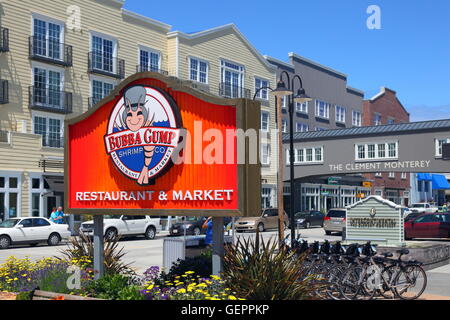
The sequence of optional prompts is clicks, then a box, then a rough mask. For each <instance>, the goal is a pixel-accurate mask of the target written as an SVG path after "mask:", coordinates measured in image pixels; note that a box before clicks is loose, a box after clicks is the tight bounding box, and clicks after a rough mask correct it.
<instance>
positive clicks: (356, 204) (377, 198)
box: [345, 195, 402, 209]
mask: <svg viewBox="0 0 450 320" xmlns="http://www.w3.org/2000/svg"><path fill="white" fill-rule="evenodd" d="M372 199H375V200H377V201H378V202H381V203H383V204H386V205H388V206H390V207H391V208H393V209H401V208H402V206H400V205H398V204H396V203H394V202H392V201H389V200H387V199H384V198H382V197H381V196H375V195H371V196H368V197H367V198H364V199H361V200H359V201H358V202H355V203H354V204H351V205H349V206H346V207H345V208H346V209H351V208H354V207H356V206H358V205H360V204H362V203H364V202H367V201H369V200H372Z"/></svg>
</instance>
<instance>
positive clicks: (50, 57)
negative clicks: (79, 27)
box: [29, 37, 72, 67]
mask: <svg viewBox="0 0 450 320" xmlns="http://www.w3.org/2000/svg"><path fill="white" fill-rule="evenodd" d="M29 55H30V59H33V60H39V61H44V62H50V63H55V64H59V65H63V66H66V67H70V66H72V46H69V45H67V44H64V43H60V42H59V41H55V40H51V39H47V38H45V37H30V38H29Z"/></svg>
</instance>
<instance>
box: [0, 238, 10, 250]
mask: <svg viewBox="0 0 450 320" xmlns="http://www.w3.org/2000/svg"><path fill="white" fill-rule="evenodd" d="M10 245H11V239H10V238H9V237H8V236H1V237H0V249H8V248H9V246H10Z"/></svg>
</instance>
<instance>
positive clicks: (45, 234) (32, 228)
mask: <svg viewBox="0 0 450 320" xmlns="http://www.w3.org/2000/svg"><path fill="white" fill-rule="evenodd" d="M69 237H70V231H69V225H67V224H56V223H54V222H52V221H50V220H48V219H46V218H39V217H27V218H13V219H8V220H5V221H3V222H2V223H0V249H8V248H9V247H10V246H11V245H13V244H22V243H28V244H30V245H32V246H35V245H37V244H39V243H42V242H46V243H47V244H48V245H49V246H56V245H57V244H58V243H59V242H60V241H61V240H63V239H68V238H69Z"/></svg>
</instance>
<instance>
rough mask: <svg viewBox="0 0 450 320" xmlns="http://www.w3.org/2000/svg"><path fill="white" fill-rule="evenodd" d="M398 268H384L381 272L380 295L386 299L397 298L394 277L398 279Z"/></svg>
mask: <svg viewBox="0 0 450 320" xmlns="http://www.w3.org/2000/svg"><path fill="white" fill-rule="evenodd" d="M397 268H398V267H397V266H389V267H387V268H384V269H383V271H382V272H381V281H382V284H381V288H380V289H379V293H380V294H381V296H382V297H383V298H385V299H394V298H395V297H396V293H395V290H394V285H393V283H395V279H393V277H396V275H397V274H396V270H397Z"/></svg>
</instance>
